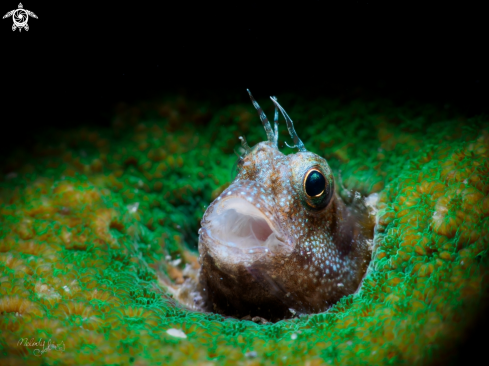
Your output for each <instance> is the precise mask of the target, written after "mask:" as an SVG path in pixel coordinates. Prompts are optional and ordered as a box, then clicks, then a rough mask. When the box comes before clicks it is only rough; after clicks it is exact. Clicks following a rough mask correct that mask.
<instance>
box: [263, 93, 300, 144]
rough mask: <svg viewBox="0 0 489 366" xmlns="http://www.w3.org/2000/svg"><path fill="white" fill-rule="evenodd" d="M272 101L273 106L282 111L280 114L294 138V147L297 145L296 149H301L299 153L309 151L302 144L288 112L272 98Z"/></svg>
mask: <svg viewBox="0 0 489 366" xmlns="http://www.w3.org/2000/svg"><path fill="white" fill-rule="evenodd" d="M270 99H271V100H272V102H273V104H275V106H276V107H278V109H280V112H282V115H283V116H284V118H285V122H286V123H287V129H288V130H289V134H290V137H292V139H293V140H294V145H295V146H294V147H297V149H299V151H307V150H306V147H305V146H304V144H303V143H302V141H301V139H300V138H299V136H298V135H297V133H296V132H295V129H294V123H293V122H292V120H291V119H290V117H289V115H288V114H287V112H285V111H284V109H283V108H282V106H281V105H280V104H278V102H277V100H276V99H274V98H273V97H270Z"/></svg>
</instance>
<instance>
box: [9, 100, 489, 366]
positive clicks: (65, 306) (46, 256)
mask: <svg viewBox="0 0 489 366" xmlns="http://www.w3.org/2000/svg"><path fill="white" fill-rule="evenodd" d="M281 99H282V100H283V101H284V104H287V106H290V107H288V112H289V115H290V116H291V117H292V118H293V119H294V121H296V129H297V131H298V133H299V135H300V136H301V138H302V139H303V141H304V143H305V144H307V146H308V149H309V150H311V151H314V152H316V153H318V154H320V155H322V156H324V157H325V158H326V159H328V163H329V164H330V165H331V167H332V168H333V170H334V171H335V173H336V174H337V173H338V172H339V170H340V169H341V174H342V178H343V181H344V184H345V185H346V186H347V188H350V189H355V190H359V191H361V192H362V193H371V192H379V194H380V200H379V207H378V209H379V211H378V214H377V226H376V234H375V239H374V254H373V259H372V262H371V265H370V268H369V271H368V273H367V276H366V278H365V280H364V283H363V284H362V286H361V288H360V290H359V291H358V292H357V293H356V294H354V295H351V296H348V297H346V298H343V299H342V300H341V301H340V302H339V303H337V304H336V305H334V306H333V307H332V308H331V309H330V310H329V311H327V312H325V313H322V314H314V315H309V316H302V317H299V318H294V319H290V320H284V321H281V322H278V323H274V324H272V323H268V324H256V323H254V322H252V321H248V320H238V319H233V318H224V317H222V316H220V315H216V314H212V313H201V312H198V311H195V310H191V309H188V308H187V307H185V306H183V305H181V303H180V302H179V301H176V299H179V300H181V301H184V300H185V299H186V298H187V297H186V293H185V292H186V291H188V289H187V288H186V287H185V286H182V283H183V282H184V281H185V278H186V277H187V276H192V275H194V273H195V269H196V268H198V264H197V261H196V242H197V230H198V228H199V221H200V219H201V217H202V214H203V212H204V211H205V208H206V205H208V204H209V203H210V202H211V201H212V200H213V199H214V198H215V197H217V195H218V194H219V193H220V192H221V191H222V190H223V189H225V187H226V186H227V185H228V184H229V182H230V181H231V180H232V167H233V164H235V162H236V157H235V155H234V154H233V148H234V147H235V146H236V145H237V144H238V142H239V140H238V137H239V136H241V135H246V137H247V139H248V141H249V142H250V143H251V144H254V143H257V142H259V141H262V140H263V138H264V136H263V134H264V133H263V129H262V128H261V126H260V122H259V120H258V117H257V116H256V115H255V113H254V110H253V107H252V106H250V105H248V101H247V100H246V98H245V97H243V104H234V105H229V106H226V107H217V106H213V105H210V104H206V103H203V102H199V103H197V102H192V101H186V100H184V99H168V100H164V101H155V102H151V103H143V104H138V105H133V106H126V107H121V108H120V109H119V110H118V111H117V113H116V116H115V118H114V121H113V126H112V128H110V129H103V128H99V129H95V128H84V129H77V130H75V131H69V132H62V133H61V132H60V133H57V134H54V135H49V136H46V137H44V138H43V139H40V141H39V144H38V145H36V146H34V147H33V148H32V149H30V150H27V151H25V152H20V151H19V152H17V153H15V154H12V155H10V157H9V158H8V159H6V161H5V162H4V163H3V164H2V172H3V175H2V181H1V183H0V184H1V191H0V210H1V215H0V230H1V231H0V284H1V286H0V329H1V336H0V347H1V354H0V357H1V358H0V363H1V364H2V365H4V364H5V365H10V364H12V365H16V364H19V365H30V364H32V365H41V364H42V365H62V364H90V365H103V364H117V365H131V364H134V365H157V364H162V365H163V364H172V363H179V364H206V365H208V364H248V365H258V364H278V365H280V364H283V365H289V364H307V365H320V364H369V365H370V364H387V363H389V364H392V363H394V364H399V363H406V364H414V363H422V364H426V363H431V362H433V361H435V360H436V361H442V362H443V361H449V357H450V356H451V354H450V352H449V350H450V348H449V347H450V346H452V345H454V344H457V342H459V340H460V337H461V335H462V334H463V332H464V331H465V329H466V328H467V325H468V324H469V323H470V320H471V319H472V318H473V317H474V315H476V314H477V311H478V309H479V308H480V304H481V302H482V301H484V300H485V299H486V294H487V289H488V283H487V278H488V277H487V275H488V273H489V271H488V269H489V261H488V256H487V250H488V247H489V243H488V242H489V235H488V230H489V195H488V193H489V160H488V155H489V133H488V131H489V121H488V120H487V117H483V116H482V117H477V118H473V119H470V120H467V119H466V118H464V117H463V116H459V115H456V114H453V113H448V111H447V110H443V109H438V108H436V107H433V106H430V105H419V104H413V105H404V106H395V105H393V104H392V103H390V102H388V101H383V100H376V101H369V102H367V101H361V100H359V101H353V102H348V103H342V102H340V101H339V100H331V99H317V100H301V99H300V98H295V97H293V96H288V97H287V96H283V97H281ZM269 104H270V103H269ZM262 106H263V107H264V108H267V103H266V102H264V103H262ZM281 133H283V135H282V138H281V140H282V141H283V140H284V139H286V138H287V135H286V134H287V131H286V130H285V129H284V128H282V130H281ZM284 151H289V152H291V150H287V149H284ZM192 269H193V270H192ZM42 340H44V341H45V344H44V347H43V345H42V344H41V343H40V342H42ZM49 340H51V341H52V342H53V343H55V344H56V345H57V346H58V348H56V349H54V348H51V349H49V348H48V341H49ZM36 342H38V343H39V344H37V345H36V344H35V343H36ZM36 349H37V350H38V351H35V350H36Z"/></svg>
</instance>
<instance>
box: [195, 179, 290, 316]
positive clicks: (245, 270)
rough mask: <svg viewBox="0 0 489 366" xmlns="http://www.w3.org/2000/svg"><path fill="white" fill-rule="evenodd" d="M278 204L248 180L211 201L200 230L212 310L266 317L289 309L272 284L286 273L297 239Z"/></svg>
mask: <svg viewBox="0 0 489 366" xmlns="http://www.w3.org/2000/svg"><path fill="white" fill-rule="evenodd" d="M274 205H275V201H274V199H273V197H272V196H271V195H269V192H268V191H267V190H266V189H265V187H263V186H262V185H261V184H259V183H257V182H253V181H246V180H244V181H236V182H235V183H234V184H233V185H231V186H230V187H229V188H228V189H227V190H226V191H224V192H223V193H222V194H221V196H219V197H218V198H217V199H216V200H215V201H214V202H213V203H212V204H211V206H209V208H208V210H207V211H206V213H205V215H204V218H203V220H202V228H201V230H200V231H199V253H200V257H199V260H200V264H201V273H200V276H199V278H200V286H201V293H202V294H203V298H204V299H205V301H206V302H207V310H209V311H215V312H219V313H223V314H228V315H229V314H233V315H234V316H238V317H242V316H246V315H249V314H250V313H253V314H255V315H261V316H263V317H266V318H267V319H272V318H274V317H275V315H274V314H280V316H282V317H283V316H284V315H283V314H286V313H287V312H288V307H287V306H286V305H285V304H284V302H283V301H281V300H280V299H279V298H277V295H280V294H278V293H277V292H276V291H275V292H274V291H271V287H270V286H276V285H275V281H276V280H279V279H280V278H284V277H286V276H285V273H283V272H284V270H285V269H284V266H283V263H284V261H287V260H288V258H290V257H291V256H293V255H294V253H296V252H295V251H294V246H295V244H296V243H295V242H294V240H293V239H292V238H291V236H290V235H289V234H288V233H287V232H286V231H285V230H284V229H283V227H282V224H281V222H280V221H279V216H278V215H277V214H276V212H275V208H274V207H275V206H274ZM230 309H232V310H230Z"/></svg>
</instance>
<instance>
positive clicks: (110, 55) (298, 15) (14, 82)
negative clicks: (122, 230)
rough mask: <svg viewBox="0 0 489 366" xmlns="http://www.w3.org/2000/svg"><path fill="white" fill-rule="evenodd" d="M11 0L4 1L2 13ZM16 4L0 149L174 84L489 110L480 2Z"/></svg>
mask: <svg viewBox="0 0 489 366" xmlns="http://www.w3.org/2000/svg"><path fill="white" fill-rule="evenodd" d="M17 1H18V0H17ZM17 1H3V2H2V5H1V9H0V12H1V13H2V16H3V14H5V13H7V12H8V11H10V10H13V9H15V8H17V5H18V3H17ZM156 4H157V5H156ZM23 5H24V9H28V10H31V11H33V12H34V13H35V14H36V15H37V16H38V18H39V19H33V18H30V19H29V23H28V24H29V27H30V30H29V31H28V32H26V31H24V30H23V31H22V32H19V31H18V30H16V31H15V32H12V30H11V27H12V23H13V22H12V19H11V18H7V19H3V20H2V21H1V22H0V40H1V58H0V59H1V61H0V65H1V69H0V70H1V75H2V77H1V81H0V83H1V84H0V85H1V99H0V105H1V111H2V114H1V115H0V123H1V132H0V144H1V148H0V150H1V154H2V155H5V154H8V152H9V151H10V150H11V149H13V148H14V147H19V146H23V144H29V143H30V142H31V141H32V139H33V138H35V136H36V134H38V133H39V132H40V131H43V130H45V129H47V128H48V127H55V128H71V127H73V126H76V125H79V124H82V123H88V124H92V125H107V126H108V125H109V124H110V116H111V113H112V112H113V109H114V106H115V105H116V104H117V103H118V102H121V101H124V102H129V103H130V102H133V101H137V100H144V99H146V98H150V97H152V96H155V95H159V94H162V93H172V92H181V91H182V90H185V91H186V92H187V93H190V94H193V95H195V96H196V97H199V98H205V97H209V98H210V97H213V98H217V99H219V98H220V100H221V101H222V102H223V103H227V102H232V101H239V98H238V99H236V100H234V99H233V98H237V97H236V95H242V101H246V100H247V96H246V95H245V89H246V88H250V89H251V90H252V91H253V93H254V95H255V96H257V97H263V96H264V95H265V96H268V95H280V94H281V93H285V92H298V93H304V92H306V93H310V94H323V95H330V96H335V95H338V94H341V93H344V94H345V93H346V94H351V95H355V93H357V94H358V91H359V90H360V92H359V93H360V96H362V93H363V94H368V95H378V96H382V97H388V98H393V99H396V100H398V101H401V102H402V101H403V100H408V99H415V100H420V101H427V102H434V103H440V104H442V105H445V104H450V105H454V106H457V107H458V108H460V109H461V110H462V111H463V112H464V113H465V114H466V115H467V116H473V115H476V114H480V113H488V103H487V101H488V100H489V99H488V97H489V92H488V73H487V65H488V64H489V62H488V61H489V58H488V57H487V56H486V52H487V20H484V16H485V14H486V13H485V11H484V10H483V8H482V6H481V7H480V8H476V7H471V6H470V5H462V3H453V4H452V5H447V4H444V5H443V6H429V7H428V6H426V5H419V4H414V3H411V2H396V5H394V6H393V5H392V4H390V5H387V4H379V3H377V2H371V1H368V2H367V1H344V2H342V3H341V5H338V4H335V3H332V4H329V3H328V2H324V1H310V2H305V1H301V2H300V3H291V4H290V5H286V4H285V3H284V2H281V3H280V4H276V5H275V6H272V5H268V6H266V7H264V6H263V5H260V3H259V2H252V1H233V2H232V5H231V3H229V2H228V3H227V4H226V3H220V4H211V3H208V2H199V3H189V2H182V4H181V5H177V4H174V3H170V2H161V1H160V2H158V3H150V2H145V1H137V2H132V3H131V4H124V3H113V4H108V5H101V4H100V2H99V3H98V4H97V3H94V4H87V3H86V2H84V3H78V4H73V3H72V2H62V3H61V2H60V3H58V4H48V3H47V2H43V3H41V2H39V1H33V0H30V1H27V0H26V1H23ZM354 90H356V91H357V92H353V91H354ZM486 313H487V312H486ZM487 326H488V322H487V317H485V318H483V319H482V318H481V322H480V325H479V326H478V327H476V328H475V329H474V331H473V332H472V337H471V338H470V339H469V340H468V341H467V342H466V344H465V345H464V348H463V349H462V350H461V353H460V354H461V355H463V358H461V360H466V359H467V358H472V357H476V356H477V355H479V354H480V352H481V351H483V350H484V349H483V345H484V344H485V339H486V337H483V336H482V335H481V334H483V333H482V331H483V330H485V329H487ZM461 357H462V356H461Z"/></svg>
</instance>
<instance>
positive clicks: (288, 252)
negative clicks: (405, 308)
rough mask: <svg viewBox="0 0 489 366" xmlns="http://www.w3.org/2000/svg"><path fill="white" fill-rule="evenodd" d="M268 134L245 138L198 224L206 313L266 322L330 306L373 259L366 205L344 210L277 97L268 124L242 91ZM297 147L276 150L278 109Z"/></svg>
mask: <svg viewBox="0 0 489 366" xmlns="http://www.w3.org/2000/svg"><path fill="white" fill-rule="evenodd" d="M248 93H249V96H250V98H251V101H252V103H253V105H254V107H255V108H256V110H257V111H258V113H259V116H260V119H261V122H262V124H263V127H264V128H265V132H266V135H267V141H263V142H260V143H258V144H257V145H255V146H254V147H253V148H250V147H249V145H248V144H247V142H246V140H245V139H244V138H242V137H240V139H241V144H242V147H243V149H242V151H243V152H244V154H243V155H242V156H240V159H239V162H238V174H237V176H236V178H235V179H234V181H233V182H232V184H231V185H230V186H229V187H228V188H227V189H225V190H224V191H223V192H222V193H221V195H219V197H217V199H216V200H214V201H213V202H212V203H211V204H210V206H209V207H208V208H207V210H206V212H205V214H204V216H203V219H202V223H201V229H200V230H199V254H200V257H199V262H200V265H201V270H200V274H199V282H200V288H201V290H200V291H201V294H202V297H203V300H204V303H205V307H206V309H207V310H208V311H214V312H217V313H220V314H225V315H229V316H235V317H247V316H253V317H256V316H258V317H262V318H265V319H269V320H272V321H276V320H279V319H284V318H290V317H292V316H294V315H295V314H297V313H298V314H301V313H316V312H321V311H325V310H327V309H328V308H329V307H330V306H331V305H332V304H334V303H335V302H337V301H338V300H339V299H340V298H342V297H343V296H345V295H348V294H352V293H354V292H355V291H356V290H357V289H358V287H359V285H360V283H361V281H362V278H363V277H364V275H365V272H366V269H367V267H368V264H369V262H370V257H371V248H370V245H369V244H370V243H371V239H372V236H373V225H370V224H368V223H367V224H366V222H368V211H367V210H359V209H357V208H351V207H348V206H347V205H346V204H345V203H344V201H343V200H342V198H341V197H340V195H339V192H340V188H339V187H337V185H336V184H335V179H334V176H333V173H332V171H331V168H330V167H329V165H328V163H327V161H326V160H325V159H324V158H322V157H321V156H319V155H317V154H315V153H313V152H310V151H307V150H306V148H305V146H304V144H303V143H302V141H301V140H300V138H299V136H298V135H297V133H296V132H295V130H294V125H293V122H292V120H291V119H290V117H289V116H288V115H287V113H286V112H285V111H284V109H283V108H282V107H281V106H280V104H279V103H278V101H277V99H276V98H275V97H270V98H271V100H272V102H273V104H274V105H275V116H274V130H272V128H271V125H270V122H269V121H268V119H267V117H266V115H265V114H264V112H263V110H262V109H261V108H260V106H259V105H258V103H257V102H256V101H255V99H254V98H253V96H252V95H251V93H250V91H249V90H248ZM279 110H280V112H281V114H282V115H283V117H284V118H285V121H286V124H287V128H288V130H289V133H290V136H291V137H292V139H293V141H294V144H295V145H294V146H293V147H295V148H297V149H298V152H297V153H295V154H289V155H284V154H283V153H282V152H280V151H279V147H278V115H279V113H278V111H279Z"/></svg>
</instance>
